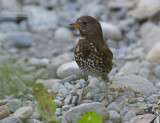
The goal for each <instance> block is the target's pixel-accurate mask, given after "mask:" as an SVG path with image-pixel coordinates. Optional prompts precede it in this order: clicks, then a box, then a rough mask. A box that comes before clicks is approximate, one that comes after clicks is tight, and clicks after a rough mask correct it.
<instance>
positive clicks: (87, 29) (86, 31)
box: [70, 16, 103, 39]
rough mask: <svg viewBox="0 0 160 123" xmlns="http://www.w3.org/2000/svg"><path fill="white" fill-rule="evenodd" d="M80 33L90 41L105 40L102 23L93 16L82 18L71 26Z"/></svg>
mask: <svg viewBox="0 0 160 123" xmlns="http://www.w3.org/2000/svg"><path fill="white" fill-rule="evenodd" d="M70 25H71V26H73V27H76V28H78V29H79V31H80V35H81V36H83V37H85V38H90V39H101V38H102V39H103V35H102V29H101V25H100V23H99V22H98V21H97V20H96V19H95V18H93V17H91V16H81V17H79V18H77V20H76V22H75V23H72V24H70Z"/></svg>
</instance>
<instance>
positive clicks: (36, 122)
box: [26, 119, 42, 123]
mask: <svg viewBox="0 0 160 123" xmlns="http://www.w3.org/2000/svg"><path fill="white" fill-rule="evenodd" d="M26 123H42V122H41V121H39V120H37V119H28V120H27V121H26Z"/></svg>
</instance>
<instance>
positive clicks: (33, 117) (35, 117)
mask: <svg viewBox="0 0 160 123" xmlns="http://www.w3.org/2000/svg"><path fill="white" fill-rule="evenodd" d="M31 118H32V119H38V120H41V119H42V116H41V115H40V113H39V111H38V109H37V107H35V108H34V111H33V113H32V116H31Z"/></svg>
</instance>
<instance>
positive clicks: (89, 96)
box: [85, 92, 93, 100]
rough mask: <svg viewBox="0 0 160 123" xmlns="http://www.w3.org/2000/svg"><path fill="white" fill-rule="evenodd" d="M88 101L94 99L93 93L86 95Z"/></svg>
mask: <svg viewBox="0 0 160 123" xmlns="http://www.w3.org/2000/svg"><path fill="white" fill-rule="evenodd" d="M85 97H86V99H89V100H90V99H92V97H93V94H92V92H88V93H87V94H86V96H85Z"/></svg>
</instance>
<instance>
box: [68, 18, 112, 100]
mask: <svg viewBox="0 0 160 123" xmlns="http://www.w3.org/2000/svg"><path fill="white" fill-rule="evenodd" d="M70 25H71V26H73V27H76V28H78V29H79V31H80V38H79V41H78V43H77V44H76V46H75V49H74V56H75V61H76V63H77V64H78V66H79V68H80V69H81V70H82V71H83V72H84V79H85V82H86V81H87V80H88V75H91V76H97V77H101V78H102V79H103V80H104V81H105V83H106V90H105V94H104V97H102V98H101V99H100V101H102V100H103V99H106V101H107V100H108V101H109V99H108V91H107V81H108V73H109V72H110V71H111V69H112V66H113V64H114V63H113V62H112V59H113V54H112V52H111V50H110V49H109V48H108V46H107V45H106V44H105V42H104V39H103V34H102V28H101V25H100V23H99V22H98V21H97V20H96V19H95V18H93V17H91V16H81V17H79V18H78V19H77V20H76V23H72V24H70ZM84 88H85V85H84V87H83V89H82V93H81V97H80V100H79V103H80V102H81V100H82V98H83V92H84Z"/></svg>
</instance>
